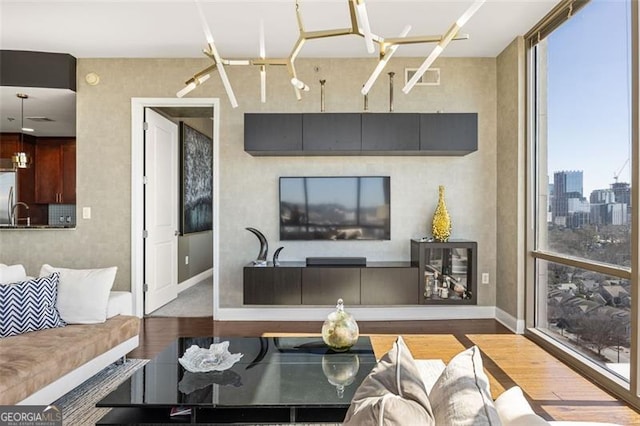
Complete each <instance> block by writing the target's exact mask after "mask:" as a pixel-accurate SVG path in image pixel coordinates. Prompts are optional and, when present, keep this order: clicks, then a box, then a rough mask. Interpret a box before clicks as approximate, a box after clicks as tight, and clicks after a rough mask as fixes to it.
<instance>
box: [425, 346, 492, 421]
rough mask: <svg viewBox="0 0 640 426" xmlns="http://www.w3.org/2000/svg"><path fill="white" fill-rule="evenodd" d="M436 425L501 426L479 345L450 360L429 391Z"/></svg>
mask: <svg viewBox="0 0 640 426" xmlns="http://www.w3.org/2000/svg"><path fill="white" fill-rule="evenodd" d="M429 402H430V403H431V408H432V409H433V414H434V415H435V419H436V424H437V425H441V424H442V425H456V426H500V424H501V422H500V417H498V413H497V412H496V408H495V406H494V405H493V400H492V399H491V392H490V390H489V378H488V377H487V375H486V374H485V373H484V371H483V369H482V357H481V355H480V349H478V347H477V346H472V347H471V348H469V349H467V350H465V351H463V352H461V353H459V354H458V355H456V356H455V357H453V359H452V360H451V361H450V362H449V364H447V367H446V368H445V369H444V371H443V372H442V374H441V375H440V377H439V378H438V380H437V381H436V383H435V384H434V385H433V388H432V389H431V393H429Z"/></svg>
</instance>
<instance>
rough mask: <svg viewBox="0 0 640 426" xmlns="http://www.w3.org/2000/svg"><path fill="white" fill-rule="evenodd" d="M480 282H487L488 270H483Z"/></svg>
mask: <svg viewBox="0 0 640 426" xmlns="http://www.w3.org/2000/svg"><path fill="white" fill-rule="evenodd" d="M482 284H489V273H488V272H483V273H482Z"/></svg>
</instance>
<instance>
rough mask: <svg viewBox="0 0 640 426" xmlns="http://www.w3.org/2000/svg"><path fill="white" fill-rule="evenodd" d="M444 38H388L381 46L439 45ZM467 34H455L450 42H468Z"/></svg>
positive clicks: (437, 36)
mask: <svg viewBox="0 0 640 426" xmlns="http://www.w3.org/2000/svg"><path fill="white" fill-rule="evenodd" d="M443 38H444V35H428V36H413V37H405V38H402V37H390V38H385V39H384V41H383V44H384V45H385V46H387V47H388V46H393V45H402V44H424V43H439V42H440V41H442V39H443ZM468 39H469V34H456V35H455V37H453V38H452V39H451V40H452V41H454V40H468Z"/></svg>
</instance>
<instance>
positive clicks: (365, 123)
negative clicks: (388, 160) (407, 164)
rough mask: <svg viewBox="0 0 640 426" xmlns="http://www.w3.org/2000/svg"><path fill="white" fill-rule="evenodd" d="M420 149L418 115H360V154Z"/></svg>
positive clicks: (391, 152)
mask: <svg viewBox="0 0 640 426" xmlns="http://www.w3.org/2000/svg"><path fill="white" fill-rule="evenodd" d="M419 149H420V120H419V114H398V113H394V114H375V113H369V114H362V151H363V152H362V154H363V155H367V151H372V152H374V153H375V152H376V151H386V152H388V153H389V154H393V153H394V152H397V153H399V154H401V153H402V151H418V150H419Z"/></svg>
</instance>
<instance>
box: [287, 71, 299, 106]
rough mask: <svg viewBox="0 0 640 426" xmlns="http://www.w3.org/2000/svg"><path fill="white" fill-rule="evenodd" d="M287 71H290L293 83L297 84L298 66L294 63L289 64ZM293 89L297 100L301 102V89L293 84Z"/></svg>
mask: <svg viewBox="0 0 640 426" xmlns="http://www.w3.org/2000/svg"><path fill="white" fill-rule="evenodd" d="M287 70H288V71H289V76H290V77H291V82H292V83H293V82H295V81H298V78H297V76H296V66H295V64H294V63H293V62H289V63H288V64H287ZM292 87H293V91H294V93H295V95H296V99H297V100H301V99H302V95H301V94H300V89H298V87H297V86H296V85H295V84H292Z"/></svg>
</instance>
